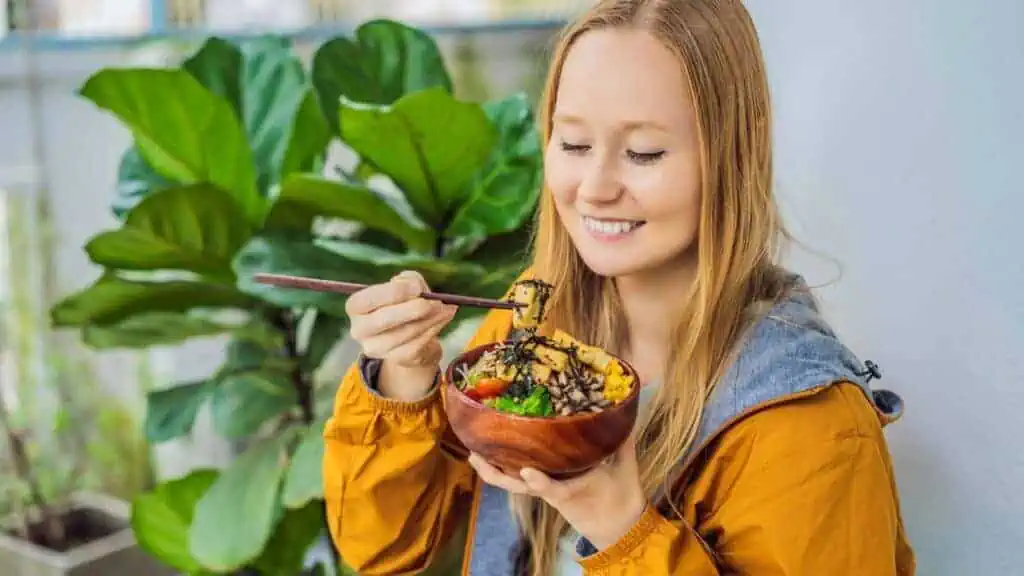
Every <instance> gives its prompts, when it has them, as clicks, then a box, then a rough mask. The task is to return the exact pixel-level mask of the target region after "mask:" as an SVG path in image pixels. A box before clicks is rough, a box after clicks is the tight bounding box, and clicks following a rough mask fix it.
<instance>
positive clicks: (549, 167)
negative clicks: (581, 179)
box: [544, 154, 577, 204]
mask: <svg viewBox="0 0 1024 576" xmlns="http://www.w3.org/2000/svg"><path fill="white" fill-rule="evenodd" d="M575 180H576V179H575V178H574V177H573V174H572V169H571V168H570V167H569V166H567V165H566V162H565V159H564V158H561V157H558V156H557V155H554V154H548V156H547V157H546V158H545V161H544V184H545V186H547V188H548V190H550V191H551V193H552V194H553V195H554V196H555V200H556V201H558V202H559V203H564V204H568V203H571V202H572V201H573V197H574V196H575V191H576V188H577V183H576V182H575Z"/></svg>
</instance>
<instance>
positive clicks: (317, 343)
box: [302, 310, 348, 372]
mask: <svg viewBox="0 0 1024 576" xmlns="http://www.w3.org/2000/svg"><path fill="white" fill-rule="evenodd" d="M309 313H312V314H316V317H315V318H314V319H313V328H312V330H310V333H309V342H308V343H307V345H306V350H305V353H304V354H303V356H302V369H303V370H306V371H307V372H314V371H316V370H317V369H318V368H319V367H320V364H322V363H323V361H324V359H325V358H327V355H328V354H330V352H331V350H332V349H333V348H334V346H335V344H337V343H338V341H339V340H341V338H342V336H344V335H345V331H346V330H348V318H342V317H338V316H331V315H329V314H325V313H323V312H321V311H319V310H311V311H310V312H309Z"/></svg>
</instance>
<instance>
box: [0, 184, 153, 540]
mask: <svg viewBox="0 0 1024 576" xmlns="http://www.w3.org/2000/svg"><path fill="white" fill-rule="evenodd" d="M3 200H6V201H7V206H5V208H6V209H7V210H9V211H10V213H11V214H10V216H11V217H10V218H9V222H8V224H9V229H8V230H3V228H4V226H0V233H3V232H6V233H7V234H6V236H5V237H3V238H2V239H3V240H4V243H5V248H9V251H8V255H9V256H10V266H9V269H8V270H4V271H5V272H7V273H8V277H7V278H5V280H7V281H8V285H7V288H9V289H10V298H9V299H8V300H6V301H3V302H0V352H3V353H5V356H8V355H9V356H8V358H6V359H9V360H12V368H13V370H12V372H13V373H14V375H15V378H16V381H15V382H3V381H0V518H5V519H12V520H13V521H12V525H13V527H14V532H15V533H16V534H17V535H18V536H19V537H21V538H23V539H26V540H30V541H32V542H33V543H35V544H37V545H40V546H47V547H50V548H52V549H58V550H60V549H65V548H67V547H68V546H69V545H70V543H71V542H72V541H73V539H74V538H77V537H78V536H79V535H72V534H70V533H69V530H68V527H67V526H66V525H65V524H64V520H65V515H64V512H65V510H66V505H67V504H68V500H69V497H70V496H71V495H72V494H73V493H75V492H78V491H99V492H104V493H107V494H110V495H113V496H116V497H119V498H126V499H127V498H131V497H133V496H134V495H135V494H136V493H138V492H139V491H141V490H144V489H147V488H149V487H150V486H151V484H152V468H151V466H150V460H149V446H148V445H147V444H146V443H145V440H144V438H142V435H141V433H139V432H138V424H137V422H136V416H135V415H134V414H133V413H132V411H131V410H129V409H128V408H127V406H126V405H125V403H124V402H123V401H121V400H119V399H118V398H115V397H114V396H113V395H111V394H110V393H108V392H106V391H104V390H103V389H102V387H101V386H100V382H99V379H98V378H97V377H96V374H95V371H94V368H93V366H92V364H91V362H90V360H89V359H88V358H87V357H86V356H85V354H83V353H82V351H81V350H75V349H74V347H73V346H66V345H64V344H65V343H62V342H59V341H58V339H56V338H53V337H52V336H53V335H52V334H49V332H48V328H47V325H46V321H45V308H43V307H42V306H41V305H40V300H42V299H43V296H42V295H41V294H40V291H39V289H38V286H37V282H36V278H37V274H38V273H39V270H40V269H41V268H45V267H46V262H47V260H48V258H49V255H50V251H49V250H48V249H47V244H48V243H47V242H46V239H47V238H46V237H47V236H48V232H49V230H48V220H47V219H45V218H43V217H42V215H43V214H45V213H46V210H45V208H44V207H43V206H42V204H43V202H26V201H25V200H24V198H10V199H3ZM28 222H38V225H37V226H36V227H35V230H34V231H35V232H36V233H33V230H31V229H30V227H29V226H28V225H26V223H28ZM0 224H3V223H2V222H0ZM8 335H13V336H14V338H11V339H9V340H8ZM4 392H6V393H8V394H9V398H10V399H12V400H14V402H9V401H8V399H7V398H5V394H4Z"/></svg>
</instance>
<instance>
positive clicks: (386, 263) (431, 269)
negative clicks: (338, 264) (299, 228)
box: [315, 239, 487, 290]
mask: <svg viewBox="0 0 1024 576" xmlns="http://www.w3.org/2000/svg"><path fill="white" fill-rule="evenodd" d="M315 242H316V245H317V246H320V247H323V248H325V249H327V250H329V251H330V252H331V253H332V254H336V255H338V256H341V257H344V258H345V260H347V261H350V262H363V263H366V264H367V265H373V266H375V267H376V268H377V269H378V270H379V272H380V273H381V275H382V276H386V277H387V278H390V277H391V276H394V275H395V274H398V273H399V272H401V271H403V270H417V271H419V272H420V273H421V274H423V278H424V280H426V281H427V284H429V285H430V287H431V289H433V290H441V289H443V288H444V287H446V286H449V285H452V284H458V285H468V284H472V283H473V282H475V281H476V280H477V279H479V278H481V277H483V276H484V275H485V274H486V273H487V271H486V270H485V269H484V268H482V267H480V266H478V265H476V264H474V263H472V262H468V261H456V260H441V259H438V258H433V257H431V256H428V255H421V254H399V253H396V252H391V251H389V250H385V249H383V248H378V247H376V246H372V245H369V244H363V243H360V242H349V241H344V240H328V239H322V240H316V241H315Z"/></svg>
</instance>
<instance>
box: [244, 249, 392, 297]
mask: <svg viewBox="0 0 1024 576" xmlns="http://www.w3.org/2000/svg"><path fill="white" fill-rule="evenodd" d="M260 272H266V273H273V274H292V275H297V276H311V277H313V278H323V279H325V280H343V281H351V282H365V283H370V284H372V283H376V282H383V281H386V280H388V279H389V278H390V277H391V276H390V275H389V274H388V270H386V269H382V268H380V267H378V266H375V265H374V264H372V263H369V262H364V261H357V260H352V259H347V258H344V257H343V256H340V255H338V254H335V253H332V252H331V251H330V250H327V249H325V248H321V247H319V246H316V245H315V244H313V242H312V241H311V240H308V239H305V238H301V237H300V238H293V237H286V236H257V237H255V238H253V239H252V240H250V241H249V243H248V244H246V245H245V247H244V248H242V250H241V251H240V252H239V254H238V256H237V257H236V258H235V273H236V274H237V275H238V286H239V288H240V289H241V290H243V291H244V292H246V293H248V294H251V295H253V296H255V297H257V298H260V299H262V300H265V301H267V302H270V303H272V304H275V305H277V306H281V307H285V308H318V309H321V310H325V311H327V312H329V313H332V314H334V315H344V314H345V296H342V295H340V294H332V293H327V292H317V291H314V290H302V289H297V288H281V287H277V286H271V285H268V284H260V283H258V282H256V281H255V280H254V279H253V276H254V275H255V274H257V273H260Z"/></svg>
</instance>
